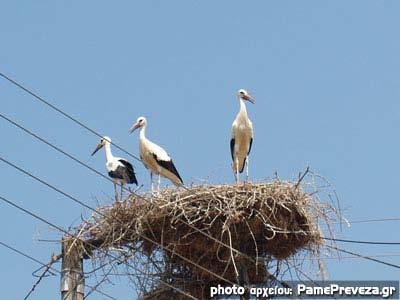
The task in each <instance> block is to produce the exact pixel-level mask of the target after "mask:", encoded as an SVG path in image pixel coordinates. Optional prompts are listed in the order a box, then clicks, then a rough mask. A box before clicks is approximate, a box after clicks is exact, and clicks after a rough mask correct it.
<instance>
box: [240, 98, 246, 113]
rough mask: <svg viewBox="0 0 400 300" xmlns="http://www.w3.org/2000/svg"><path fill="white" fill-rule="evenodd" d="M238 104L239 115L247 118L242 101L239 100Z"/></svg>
mask: <svg viewBox="0 0 400 300" xmlns="http://www.w3.org/2000/svg"><path fill="white" fill-rule="evenodd" d="M239 102H240V110H239V115H243V116H247V110H246V104H245V103H244V100H243V99H242V98H239Z"/></svg>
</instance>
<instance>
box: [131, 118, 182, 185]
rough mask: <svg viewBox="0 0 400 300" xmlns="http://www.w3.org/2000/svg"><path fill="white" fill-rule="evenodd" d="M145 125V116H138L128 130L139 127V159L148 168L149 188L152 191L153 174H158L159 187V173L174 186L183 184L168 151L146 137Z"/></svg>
mask: <svg viewBox="0 0 400 300" xmlns="http://www.w3.org/2000/svg"><path fill="white" fill-rule="evenodd" d="M146 126H147V120H146V118H145V117H139V118H138V119H137V120H136V123H135V124H133V126H132V127H131V129H129V132H130V133H132V132H133V131H135V130H136V129H138V128H140V137H139V150H140V159H141V160H142V162H143V164H144V166H145V167H146V168H147V169H149V170H150V179H151V190H152V191H153V174H157V175H158V187H157V190H159V189H160V181H161V179H160V175H162V176H163V177H166V178H168V179H169V180H170V181H171V182H172V183H173V184H175V185H176V186H183V181H182V178H181V176H180V175H179V173H178V171H177V170H176V168H175V165H174V163H173V162H172V159H171V157H170V156H169V155H168V153H167V152H166V151H165V150H164V149H163V148H161V147H160V146H158V145H157V144H154V143H153V142H151V141H149V140H148V139H147V138H146Z"/></svg>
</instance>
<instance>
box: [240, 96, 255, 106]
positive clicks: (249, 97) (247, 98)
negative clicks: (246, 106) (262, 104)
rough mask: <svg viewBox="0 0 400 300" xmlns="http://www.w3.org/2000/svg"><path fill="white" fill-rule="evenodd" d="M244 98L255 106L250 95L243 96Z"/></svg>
mask: <svg viewBox="0 0 400 300" xmlns="http://www.w3.org/2000/svg"><path fill="white" fill-rule="evenodd" d="M242 98H243V99H244V100H246V101H249V102H251V103H253V104H254V98H253V97H252V96H250V95H243V96H242Z"/></svg>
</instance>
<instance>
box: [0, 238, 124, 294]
mask: <svg viewBox="0 0 400 300" xmlns="http://www.w3.org/2000/svg"><path fill="white" fill-rule="evenodd" d="M0 245H1V246H3V247H5V248H7V249H9V250H11V251H13V252H15V253H17V254H19V255H21V256H23V257H25V258H27V259H29V260H31V261H33V262H35V263H37V264H39V265H41V266H42V267H47V265H48V264H45V263H43V262H41V261H40V260H38V259H36V258H34V257H33V256H30V255H29V254H26V253H24V252H22V251H20V250H18V249H17V248H15V247H13V246H10V245H8V244H6V243H5V242H3V241H0ZM49 269H50V270H52V271H54V272H57V273H59V274H61V272H60V271H59V270H57V269H55V268H53V267H50V268H49ZM86 286H87V287H88V288H90V289H92V288H93V287H92V286H90V285H88V284H86ZM95 291H96V292H97V293H99V294H101V295H103V296H105V297H107V298H109V299H113V300H117V299H116V298H114V297H112V296H110V295H108V294H107V293H105V292H102V291H100V290H97V289H96V290H95Z"/></svg>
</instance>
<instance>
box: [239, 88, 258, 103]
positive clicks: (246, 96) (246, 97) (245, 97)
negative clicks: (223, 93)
mask: <svg viewBox="0 0 400 300" xmlns="http://www.w3.org/2000/svg"><path fill="white" fill-rule="evenodd" d="M237 96H238V97H239V99H242V100H245V101H249V102H251V103H253V104H254V99H253V97H252V96H250V95H249V93H248V92H247V91H246V90H244V89H240V90H238V92H237Z"/></svg>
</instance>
